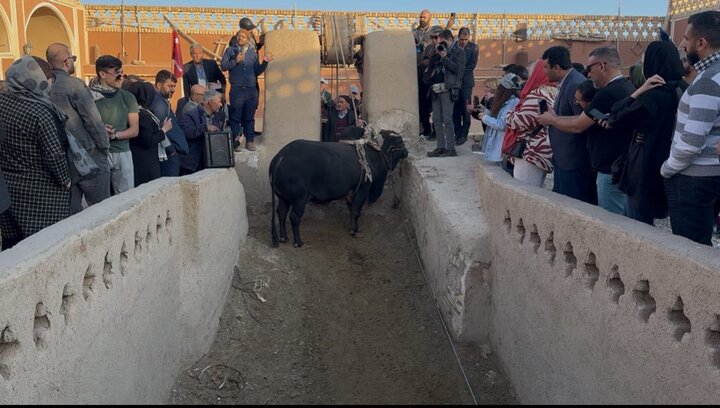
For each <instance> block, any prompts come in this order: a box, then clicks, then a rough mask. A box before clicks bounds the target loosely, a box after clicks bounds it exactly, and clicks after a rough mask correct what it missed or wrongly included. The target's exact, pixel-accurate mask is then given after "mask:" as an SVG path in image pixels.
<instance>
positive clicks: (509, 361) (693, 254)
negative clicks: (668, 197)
mask: <svg viewBox="0 0 720 408" xmlns="http://www.w3.org/2000/svg"><path fill="white" fill-rule="evenodd" d="M477 174H478V182H479V198H480V202H481V203H482V208H483V211H484V214H485V220H486V222H487V223H488V227H489V229H490V231H492V233H491V234H490V243H491V245H490V252H491V255H490V256H491V264H492V266H491V275H492V290H491V292H492V295H491V297H492V315H491V316H488V318H489V319H490V320H491V322H490V324H491V325H492V343H493V346H494V348H495V351H496V353H498V354H499V355H500V358H501V360H502V361H503V363H504V365H505V366H506V369H507V371H508V374H509V376H510V378H511V379H512V383H513V385H514V387H515V390H516V391H517V394H518V396H519V398H520V400H521V401H522V402H524V403H534V404H537V403H540V404H544V403H549V404H558V403H562V404H566V403H569V404H583V403H598V404H618V403H643V404H659V403H663V404H664V403H670V404H673V403H674V404H678V403H683V404H688V403H689V404H696V403H697V404H707V403H716V402H717V401H720V388H719V387H718V385H719V384H720V299H719V298H718V296H717V294H718V292H720V280H719V279H718V274H717V272H718V270H720V258H719V257H718V253H717V250H715V249H712V248H710V247H701V246H699V245H696V244H694V243H692V242H690V241H688V240H685V239H684V238H680V237H676V236H672V235H670V234H669V233H666V232H662V231H660V230H658V229H655V228H653V227H650V226H647V225H644V224H640V223H638V222H635V221H631V220H629V219H627V218H624V217H621V216H617V215H614V214H610V213H608V212H606V211H604V210H602V209H600V208H598V207H593V206H590V205H587V204H584V203H580V202H578V201H575V200H572V199H569V198H566V197H563V196H559V195H557V194H554V193H551V192H548V191H546V190H542V189H536V188H529V187H528V186H526V185H522V184H520V183H518V182H516V181H515V180H514V179H512V178H510V177H509V176H508V175H507V174H506V173H504V172H503V171H502V170H501V169H499V168H497V167H496V166H480V167H479V168H478V171H477Z"/></svg>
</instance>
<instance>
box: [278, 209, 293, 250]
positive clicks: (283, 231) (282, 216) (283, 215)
mask: <svg viewBox="0 0 720 408" xmlns="http://www.w3.org/2000/svg"><path fill="white" fill-rule="evenodd" d="M289 207H290V202H289V201H287V200H285V199H283V198H280V202H279V203H278V207H277V214H278V218H279V221H280V239H279V241H280V242H282V243H283V244H284V243H286V242H288V236H287V225H286V223H287V215H288V208H289Z"/></svg>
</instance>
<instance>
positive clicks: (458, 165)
mask: <svg viewBox="0 0 720 408" xmlns="http://www.w3.org/2000/svg"><path fill="white" fill-rule="evenodd" d="M424 145H425V147H426V148H427V147H428V146H430V145H431V144H430V143H424ZM459 153H460V156H459V157H457V158H432V159H428V158H417V157H416V158H415V159H414V160H408V161H407V162H406V163H405V165H404V167H403V176H402V178H403V180H402V185H403V192H402V205H403V209H404V210H405V212H406V216H407V217H408V218H409V220H410V222H411V224H412V225H413V227H414V230H415V236H416V239H417V243H418V246H419V249H420V254H421V258H422V261H423V265H424V267H425V271H426V273H427V274H428V279H429V280H430V284H431V286H432V288H433V291H434V292H435V295H436V296H437V297H438V302H439V304H440V308H441V311H442V313H443V316H444V318H445V321H446V322H447V323H448V326H449V328H450V330H451V332H452V334H453V335H454V336H455V337H456V338H458V339H460V340H462V341H469V342H485V341H487V340H488V338H489V335H490V301H491V298H490V290H491V282H490V277H491V268H492V265H491V262H490V260H491V253H490V230H489V228H488V225H487V221H486V220H485V216H484V214H483V211H482V207H481V206H480V204H479V200H478V194H479V193H478V187H477V182H476V180H475V177H474V174H473V170H472V169H473V168H474V167H475V166H476V165H478V164H479V162H480V161H481V156H478V155H474V154H471V153H470V152H469V149H459Z"/></svg>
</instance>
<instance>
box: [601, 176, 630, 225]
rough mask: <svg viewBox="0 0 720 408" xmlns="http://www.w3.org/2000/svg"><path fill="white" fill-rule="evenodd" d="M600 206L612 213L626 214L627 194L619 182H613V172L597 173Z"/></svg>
mask: <svg viewBox="0 0 720 408" xmlns="http://www.w3.org/2000/svg"><path fill="white" fill-rule="evenodd" d="M597 193H598V206H600V208H604V209H606V210H608V211H610V212H611V213H615V214H619V215H625V203H626V202H627V195H625V193H623V192H622V191H620V189H619V188H618V185H617V184H613V183H612V174H604V173H598V175H597Z"/></svg>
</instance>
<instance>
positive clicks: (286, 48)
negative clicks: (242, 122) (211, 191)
mask: <svg viewBox="0 0 720 408" xmlns="http://www.w3.org/2000/svg"><path fill="white" fill-rule="evenodd" d="M264 49H266V50H269V51H271V52H272V53H273V57H274V58H275V59H274V60H273V61H271V62H270V63H269V64H268V68H267V70H266V71H265V85H266V88H265V89H266V91H265V96H266V98H264V99H265V112H264V119H263V132H262V136H260V137H259V138H258V139H257V141H258V142H259V143H258V144H257V151H255V152H248V151H246V150H245V151H243V152H242V153H239V154H236V155H235V161H236V162H237V166H236V167H235V168H236V170H237V171H238V176H239V177H240V181H241V182H242V184H243V185H244V186H245V187H246V188H247V193H248V196H247V200H248V204H249V205H253V206H256V205H260V204H265V203H269V202H270V199H271V195H270V181H269V175H268V169H269V168H270V162H271V161H272V159H273V157H275V154H277V152H278V151H280V149H282V148H283V147H284V146H285V145H286V144H288V143H289V142H291V141H293V140H296V139H306V140H317V141H319V140H320V58H319V55H320V42H319V40H318V37H317V35H315V33H313V32H310V31H296V30H276V31H272V32H269V33H267V35H266V36H265V48H264Z"/></svg>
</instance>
